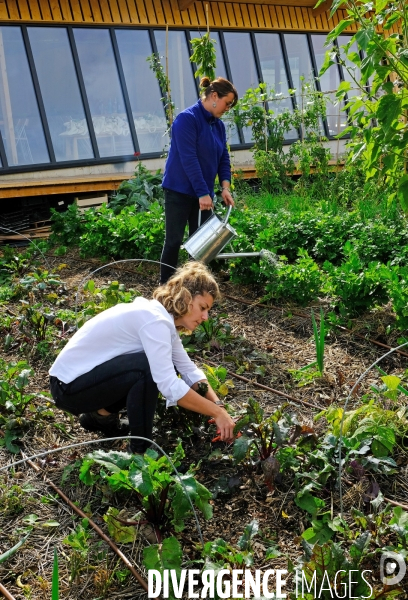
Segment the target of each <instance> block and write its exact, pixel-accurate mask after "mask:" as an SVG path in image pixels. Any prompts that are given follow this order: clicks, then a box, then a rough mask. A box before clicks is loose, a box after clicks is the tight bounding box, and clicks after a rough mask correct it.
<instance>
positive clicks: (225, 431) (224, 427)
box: [214, 407, 235, 442]
mask: <svg viewBox="0 0 408 600" xmlns="http://www.w3.org/2000/svg"><path fill="white" fill-rule="evenodd" d="M219 408H220V409H221V412H220V414H219V415H217V416H216V417H214V420H215V424H216V426H217V434H218V435H219V436H220V439H221V440H222V441H225V442H232V440H233V439H234V427H235V421H234V420H233V419H232V417H230V415H229V414H228V413H227V411H226V410H225V409H224V408H221V407H219Z"/></svg>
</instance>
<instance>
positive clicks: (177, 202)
mask: <svg viewBox="0 0 408 600" xmlns="http://www.w3.org/2000/svg"><path fill="white" fill-rule="evenodd" d="M164 212H165V217H166V238H165V240H164V246H163V251H162V255H161V262H162V263H164V264H162V265H161V267H160V283H166V281H167V280H168V279H169V278H170V277H171V276H172V275H174V269H172V267H176V266H177V261H178V255H179V250H180V246H181V244H182V242H183V237H184V231H185V228H186V225H187V223H188V233H189V235H193V233H194V232H195V231H196V230H197V229H198V213H199V212H200V204H199V201H198V198H195V197H194V196H188V195H187V194H180V193H179V192H174V191H173V190H166V189H165V190H164ZM210 216H211V211H210V210H202V211H201V219H200V224H201V225H202V224H203V223H204V222H205V221H206V220H207V219H208V217H210ZM167 265H170V266H167Z"/></svg>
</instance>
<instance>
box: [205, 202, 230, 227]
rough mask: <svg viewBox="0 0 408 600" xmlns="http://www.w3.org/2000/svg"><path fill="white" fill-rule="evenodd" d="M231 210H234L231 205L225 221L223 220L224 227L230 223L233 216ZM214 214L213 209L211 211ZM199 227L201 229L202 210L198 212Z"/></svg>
mask: <svg viewBox="0 0 408 600" xmlns="http://www.w3.org/2000/svg"><path fill="white" fill-rule="evenodd" d="M231 210H232V206H231V204H230V205H229V206H228V210H227V214H226V215H225V217H224V219H223V221H222V222H223V223H224V225H226V224H227V223H228V219H229V216H230V214H231ZM211 212H212V214H214V211H213V209H211ZM198 226H199V227H201V210H199V211H198Z"/></svg>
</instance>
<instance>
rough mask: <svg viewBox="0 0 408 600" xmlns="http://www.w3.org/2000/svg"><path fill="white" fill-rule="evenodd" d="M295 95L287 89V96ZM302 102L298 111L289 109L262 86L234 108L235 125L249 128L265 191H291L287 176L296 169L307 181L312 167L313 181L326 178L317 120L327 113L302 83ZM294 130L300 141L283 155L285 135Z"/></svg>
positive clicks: (320, 97) (309, 87)
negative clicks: (297, 131) (313, 172)
mask: <svg viewBox="0 0 408 600" xmlns="http://www.w3.org/2000/svg"><path fill="white" fill-rule="evenodd" d="M295 93H296V90H289V94H290V95H293V94H295ZM301 99H302V106H301V107H300V108H296V109H295V110H289V109H288V108H287V107H286V106H285V105H283V107H282V106H281V103H282V97H281V94H275V92H274V90H273V89H268V86H267V84H265V83H261V84H260V85H259V86H258V87H257V88H250V89H249V90H247V91H246V93H245V94H244V95H243V96H242V98H240V100H239V101H238V103H237V105H236V106H235V107H234V109H233V116H234V121H235V123H236V124H237V125H239V126H240V127H251V131H252V138H253V141H254V146H253V152H254V162H255V167H256V170H257V175H258V176H259V178H260V180H261V182H262V186H263V189H265V190H268V191H282V190H285V189H290V188H291V187H292V186H293V185H294V184H293V182H292V180H291V179H290V177H288V175H290V174H292V173H293V172H294V171H295V169H296V168H298V169H300V170H301V172H302V174H303V176H304V177H305V178H307V177H308V176H309V174H310V168H311V165H312V164H313V166H314V168H315V178H316V177H324V178H327V174H328V170H327V166H328V161H329V158H330V153H329V152H328V151H327V149H325V148H324V146H323V143H322V142H323V139H322V136H321V135H320V120H321V118H322V117H324V116H325V114H326V108H325V101H324V96H323V95H322V94H321V92H317V91H316V90H314V88H313V86H312V85H311V84H309V83H305V82H302V90H301ZM272 106H273V107H274V108H271V107H272ZM294 130H301V133H302V136H301V140H300V141H299V142H296V143H294V144H292V145H291V146H290V148H289V151H288V152H284V151H283V145H284V141H285V136H286V135H287V134H288V133H289V132H291V131H292V132H293V131H294ZM321 187H322V190H323V186H321Z"/></svg>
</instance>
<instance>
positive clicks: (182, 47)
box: [154, 30, 198, 114]
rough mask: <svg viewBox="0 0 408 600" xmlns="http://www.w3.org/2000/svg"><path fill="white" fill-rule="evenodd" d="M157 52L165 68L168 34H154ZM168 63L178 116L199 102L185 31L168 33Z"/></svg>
mask: <svg viewBox="0 0 408 600" xmlns="http://www.w3.org/2000/svg"><path fill="white" fill-rule="evenodd" d="M154 35H155V38H156V44H157V50H158V52H159V54H160V56H161V60H162V63H163V66H164V67H165V62H166V61H165V56H166V32H165V31H163V30H157V31H155V32H154ZM168 63H169V73H168V76H169V79H170V85H171V97H172V100H173V102H174V104H175V107H176V114H178V113H179V112H180V111H182V110H184V109H185V108H188V107H189V106H192V105H193V104H195V103H196V102H197V99H198V98H197V90H196V86H195V82H194V77H193V70H192V67H191V62H190V55H189V51H188V48H187V40H186V36H185V33H184V31H169V32H168Z"/></svg>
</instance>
